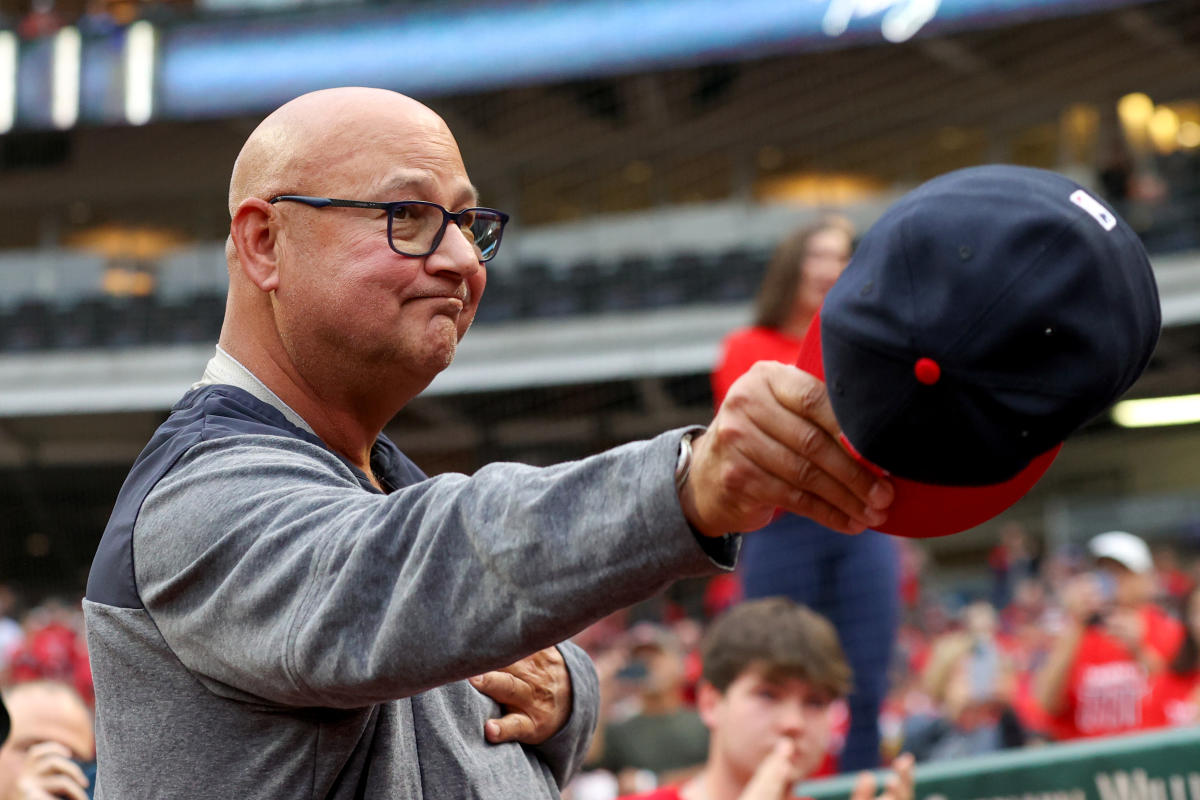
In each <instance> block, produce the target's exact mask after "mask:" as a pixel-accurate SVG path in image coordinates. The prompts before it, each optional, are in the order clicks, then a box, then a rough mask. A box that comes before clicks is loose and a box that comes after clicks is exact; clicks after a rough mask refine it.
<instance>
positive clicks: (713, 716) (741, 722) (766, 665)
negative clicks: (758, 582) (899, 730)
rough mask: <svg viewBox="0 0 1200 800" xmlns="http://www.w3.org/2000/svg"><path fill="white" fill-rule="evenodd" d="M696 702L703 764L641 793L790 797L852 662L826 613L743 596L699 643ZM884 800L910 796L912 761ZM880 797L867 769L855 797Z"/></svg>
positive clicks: (822, 742)
mask: <svg viewBox="0 0 1200 800" xmlns="http://www.w3.org/2000/svg"><path fill="white" fill-rule="evenodd" d="M702 657H703V662H704V671H703V677H702V680H701V683H700V686H699V688H698V693H697V706H698V709H699V712H700V716H701V718H702V719H703V720H704V724H705V725H707V726H708V729H709V734H710V738H709V748H708V758H707V760H706V762H705V764H704V768H703V769H702V770H701V771H700V772H699V773H698V774H697V775H695V776H694V777H692V778H691V779H689V780H688V781H686V782H685V783H682V784H679V785H675V786H667V787H662V788H659V789H658V790H656V791H654V792H650V793H649V794H644V795H639V796H638V798H636V800H783V798H789V797H792V796H793V794H794V791H795V787H796V786H797V785H798V784H799V783H800V782H801V781H802V780H804V779H805V778H806V777H808V776H809V775H811V774H812V773H813V771H814V770H815V769H816V768H817V767H818V766H819V765H820V763H821V760H822V759H823V758H824V756H825V752H826V749H827V747H828V744H829V734H830V724H829V714H828V711H829V705H830V703H832V702H833V701H834V700H836V699H837V698H839V697H842V696H844V695H845V694H846V692H847V691H848V690H849V688H850V679H851V674H850V667H849V665H848V664H847V663H846V657H845V655H844V654H843V652H842V648H841V645H840V644H839V643H838V638H837V634H836V632H835V631H834V629H833V626H832V625H830V623H829V622H828V621H826V620H825V619H824V618H823V617H821V616H819V615H817V614H816V613H814V612H812V611H810V610H809V609H807V608H805V607H803V606H800V605H797V604H796V603H794V602H792V601H791V600H788V599H786V598H783V597H772V598H766V599H764V600H756V601H753V602H747V603H743V604H741V605H738V606H735V607H734V608H733V609H731V610H730V611H728V612H726V613H725V614H724V615H723V616H721V617H720V618H719V619H717V621H716V622H714V623H713V625H712V627H711V628H710V629H709V631H708V633H707V634H706V636H705V639H704V644H703V647H702ZM893 767H894V769H895V773H894V774H893V775H892V777H891V778H890V779H889V780H888V782H887V785H886V787H885V788H884V791H883V794H882V795H880V796H879V798H880V800H911V799H912V797H913V760H912V757H911V756H909V755H902V756H900V757H899V758H897V759H896V761H895V762H894V764H893ZM874 797H875V779H874V776H873V775H871V773H868V772H864V773H862V774H861V775H860V776H859V779H858V782H857V783H856V784H855V786H854V790H853V791H852V793H851V795H850V800H869V799H870V798H874Z"/></svg>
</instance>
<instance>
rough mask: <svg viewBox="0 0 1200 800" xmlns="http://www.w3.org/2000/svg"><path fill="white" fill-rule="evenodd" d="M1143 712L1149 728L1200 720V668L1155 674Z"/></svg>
mask: <svg viewBox="0 0 1200 800" xmlns="http://www.w3.org/2000/svg"><path fill="white" fill-rule="evenodd" d="M1142 713H1143V719H1144V720H1145V723H1146V727H1147V728H1161V727H1164V726H1177V725H1194V724H1195V723H1197V722H1200V670H1192V671H1191V672H1186V673H1184V674H1182V675H1180V674H1177V673H1174V672H1171V671H1170V670H1166V671H1164V672H1160V673H1159V674H1158V675H1155V676H1154V678H1153V679H1151V681H1150V693H1149V694H1148V695H1147V696H1146V705H1145V707H1144V708H1143V712H1142Z"/></svg>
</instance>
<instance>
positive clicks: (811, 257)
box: [712, 218, 900, 771]
mask: <svg viewBox="0 0 1200 800" xmlns="http://www.w3.org/2000/svg"><path fill="white" fill-rule="evenodd" d="M853 238H854V232H853V229H852V228H851V226H850V223H849V222H848V221H846V220H843V219H840V218H827V219H823V220H821V221H819V222H817V223H816V224H815V225H812V226H810V227H807V228H803V229H801V230H798V231H796V232H795V233H793V234H792V235H791V236H789V237H788V238H787V239H785V240H784V241H783V242H782V244H780V245H779V247H778V248H777V249H776V250H775V253H774V254H773V255H772V257H771V261H770V263H769V264H768V265H767V274H766V276H765V278H764V279H763V283H762V286H761V288H760V289H759V293H758V299H757V301H756V304H755V315H754V324H753V326H751V327H749V328H745V329H743V330H739V331H735V332H734V333H732V334H730V335H729V336H728V337H727V338H726V339H725V342H724V347H723V351H722V354H721V360H720V362H719V363H718V365H717V367H716V369H715V370H714V371H713V375H712V384H713V396H714V397H715V398H716V401H717V404H718V405H720V403H721V401H722V400H723V399H724V398H725V394H726V393H727V392H728V391H729V387H730V386H731V385H732V384H733V382H734V381H735V380H737V379H738V378H739V377H740V376H741V375H742V374H743V373H744V372H746V370H748V369H750V367H752V366H753V365H754V363H755V362H757V361H780V362H783V363H785V364H795V363H796V359H797V358H798V357H799V355H800V346H801V343H802V342H803V339H804V334H805V332H806V331H807V330H808V326H809V324H810V323H811V322H812V320H813V317H814V316H815V315H816V313H817V310H818V309H819V308H820V307H821V303H822V302H823V301H824V299H825V295H826V293H828V291H829V290H830V288H832V287H833V284H834V281H836V280H837V279H838V276H839V275H841V273H842V270H843V269H845V267H846V265H847V264H848V263H849V261H850V253H851V247H852V242H853ZM899 561H900V559H899V557H898V553H897V549H896V545H895V542H894V541H892V539H891V538H890V537H888V536H885V535H883V534H881V533H877V532H874V531H867V532H865V533H862V534H860V535H859V536H844V535H842V534H840V533H837V532H835V531H831V530H829V529H827V528H823V527H821V526H820V525H818V524H816V523H815V522H813V521H811V520H809V519H805V518H803V517H798V516H795V515H792V514H781V515H780V516H779V517H778V518H776V520H775V521H774V522H772V523H771V524H770V525H768V526H767V527H766V528H764V529H763V530H762V531H760V532H758V533H756V534H755V535H754V536H748V537H746V540H745V541H744V542H743V543H742V556H741V576H742V581H743V587H744V590H745V597H746V599H753V598H760V597H771V596H774V595H785V596H787V597H790V598H792V599H793V600H795V601H796V602H798V603H802V604H804V605H807V606H809V607H810V608H812V609H814V610H815V611H817V612H819V613H821V614H823V615H825V616H826V617H827V618H829V620H830V621H832V622H833V624H834V626H835V627H836V628H837V632H838V635H839V637H840V638H841V641H842V646H843V648H844V649H845V652H846V657H847V658H848V660H849V661H850V666H851V667H852V668H853V670H854V691H853V692H852V693H851V694H850V696H849V698H848V705H849V710H850V728H849V731H848V732H847V735H846V740H845V744H844V746H843V749H842V753H841V756H840V760H839V767H840V769H841V770H842V771H857V770H861V769H872V768H874V767H877V766H879V762H880V752H879V747H880V740H879V725H878V717H879V710H880V707H881V705H882V703H883V698H884V695H885V694H886V692H887V670H888V666H889V663H890V659H891V653H892V646H893V643H894V642H895V638H896V629H897V625H898V624H899V593H900V590H899V567H898V565H899Z"/></svg>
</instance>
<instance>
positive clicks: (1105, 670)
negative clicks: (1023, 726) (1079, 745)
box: [1034, 531, 1183, 741]
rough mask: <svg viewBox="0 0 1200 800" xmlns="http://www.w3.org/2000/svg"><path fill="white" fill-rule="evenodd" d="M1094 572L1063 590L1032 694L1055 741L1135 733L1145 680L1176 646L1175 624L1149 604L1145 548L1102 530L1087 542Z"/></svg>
mask: <svg viewBox="0 0 1200 800" xmlns="http://www.w3.org/2000/svg"><path fill="white" fill-rule="evenodd" d="M1088 550H1089V551H1090V553H1091V555H1092V557H1093V558H1094V559H1095V566H1094V569H1093V570H1092V571H1090V572H1086V573H1083V574H1081V575H1078V576H1076V577H1075V578H1074V579H1073V580H1072V581H1071V582H1070V583H1069V584H1067V586H1066V587H1065V589H1064V590H1063V606H1064V610H1065V612H1066V617H1067V619H1066V621H1065V626H1064V629H1063V631H1062V632H1061V633H1060V635H1059V636H1058V638H1057V639H1056V640H1055V644H1054V648H1053V649H1052V650H1051V651H1050V656H1049V657H1048V658H1047V659H1046V663H1045V665H1044V666H1043V667H1042V669H1041V670H1040V671H1039V672H1038V674H1037V676H1036V678H1035V683H1034V692H1035V696H1036V698H1037V701H1038V703H1039V704H1040V705H1041V706H1042V709H1043V710H1044V711H1045V712H1046V714H1047V716H1048V717H1049V725H1050V730H1049V731H1048V732H1049V733H1050V734H1051V735H1052V736H1053V737H1054V738H1055V739H1057V740H1060V741H1062V740H1067V739H1078V738H1084V737H1092V736H1106V735H1109V734H1113V733H1122V732H1127V731H1134V730H1140V729H1142V728H1144V727H1146V725H1147V723H1146V720H1145V719H1144V717H1143V714H1142V710H1143V707H1142V699H1143V697H1144V696H1145V694H1146V692H1147V689H1148V686H1149V681H1150V679H1151V678H1152V676H1154V675H1155V674H1157V673H1158V672H1160V671H1161V670H1162V669H1163V668H1164V667H1165V665H1166V663H1167V660H1168V659H1169V658H1170V657H1171V655H1172V654H1173V653H1174V652H1175V651H1176V649H1177V648H1178V647H1179V643H1180V641H1181V639H1182V638H1183V627H1182V626H1181V625H1180V623H1179V622H1178V621H1176V620H1173V619H1171V618H1170V617H1168V616H1167V615H1166V614H1165V613H1163V612H1162V611H1161V610H1160V609H1159V608H1158V607H1157V606H1155V605H1154V603H1153V601H1152V598H1153V593H1154V583H1153V569H1154V564H1153V560H1152V559H1151V556H1150V548H1149V547H1147V546H1146V543H1145V541H1143V540H1142V539H1141V538H1140V537H1137V536H1134V535H1133V534H1131V533H1127V532H1125V531H1109V532H1108V533H1102V534H1100V535H1098V536H1095V537H1093V538H1092V539H1091V541H1090V542H1088Z"/></svg>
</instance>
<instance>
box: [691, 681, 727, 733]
mask: <svg viewBox="0 0 1200 800" xmlns="http://www.w3.org/2000/svg"><path fill="white" fill-rule="evenodd" d="M724 697H725V695H723V694H721V692H720V691H718V689H717V687H715V686H713V685H712V684H711V683H709V682H708V681H705V680H702V681H700V683H699V685H698V686H696V712H697V713H698V714H699V715H700V719H701V720H703V722H704V724H705V726H707V727H708V729H709V730H710V731H711V730H713V729H714V728H715V726H716V724H717V706H718V705H720V704H721V700H722V699H723V698H724Z"/></svg>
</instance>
